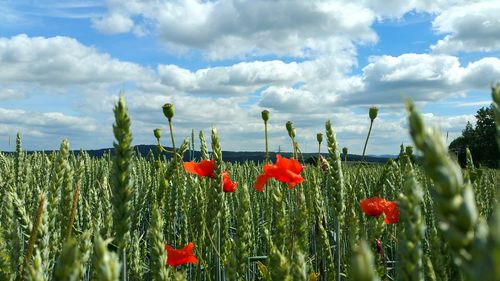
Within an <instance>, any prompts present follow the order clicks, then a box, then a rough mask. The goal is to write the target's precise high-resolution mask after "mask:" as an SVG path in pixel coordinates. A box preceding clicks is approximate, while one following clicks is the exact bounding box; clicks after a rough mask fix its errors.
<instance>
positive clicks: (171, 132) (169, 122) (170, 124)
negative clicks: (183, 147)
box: [168, 120, 177, 157]
mask: <svg viewBox="0 0 500 281" xmlns="http://www.w3.org/2000/svg"><path fill="white" fill-rule="evenodd" d="M168 128H169V129H170V137H171V138H172V149H173V152H174V157H177V156H176V155H177V154H176V151H175V140H174V131H173V129H172V120H168Z"/></svg>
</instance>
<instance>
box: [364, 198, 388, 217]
mask: <svg viewBox="0 0 500 281" xmlns="http://www.w3.org/2000/svg"><path fill="white" fill-rule="evenodd" d="M385 202H386V200H385V199H384V198H380V197H372V198H368V199H365V200H361V202H360V205H361V210H363V213H365V214H367V215H368V216H372V217H378V216H380V215H381V214H382V213H383V212H384V206H385Z"/></svg>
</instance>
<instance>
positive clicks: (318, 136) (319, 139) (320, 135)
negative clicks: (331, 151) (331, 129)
mask: <svg viewBox="0 0 500 281" xmlns="http://www.w3.org/2000/svg"><path fill="white" fill-rule="evenodd" d="M316 139H317V140H318V142H319V143H322V142H323V134H322V133H317V134H316Z"/></svg>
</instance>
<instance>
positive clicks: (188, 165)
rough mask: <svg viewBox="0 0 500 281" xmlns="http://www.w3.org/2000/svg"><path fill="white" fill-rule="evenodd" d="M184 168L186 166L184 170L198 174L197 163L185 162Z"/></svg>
mask: <svg viewBox="0 0 500 281" xmlns="http://www.w3.org/2000/svg"><path fill="white" fill-rule="evenodd" d="M182 166H184V170H185V171H186V172H188V173H190V174H196V175H197V174H198V173H197V171H196V167H197V165H196V163H195V162H184V163H182Z"/></svg>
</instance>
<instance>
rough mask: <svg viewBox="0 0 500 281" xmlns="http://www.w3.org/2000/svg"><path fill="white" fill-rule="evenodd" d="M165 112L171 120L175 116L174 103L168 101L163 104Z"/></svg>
mask: <svg viewBox="0 0 500 281" xmlns="http://www.w3.org/2000/svg"><path fill="white" fill-rule="evenodd" d="M162 108H163V114H165V117H167V119H168V121H171V120H172V118H174V105H173V104H171V103H166V104H164V105H163V107H162Z"/></svg>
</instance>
